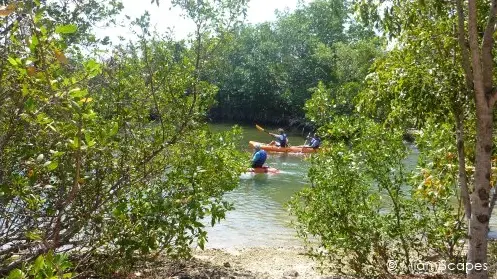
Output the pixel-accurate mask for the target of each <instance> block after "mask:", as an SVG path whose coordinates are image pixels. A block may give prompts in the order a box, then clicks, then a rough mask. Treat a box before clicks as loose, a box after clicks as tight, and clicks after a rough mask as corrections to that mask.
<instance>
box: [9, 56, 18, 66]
mask: <svg viewBox="0 0 497 279" xmlns="http://www.w3.org/2000/svg"><path fill="white" fill-rule="evenodd" d="M7 59H8V60H9V62H10V64H12V66H17V65H18V63H17V61H16V60H15V59H14V58H12V57H9V58H7Z"/></svg>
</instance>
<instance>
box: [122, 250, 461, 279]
mask: <svg viewBox="0 0 497 279" xmlns="http://www.w3.org/2000/svg"><path fill="white" fill-rule="evenodd" d="M305 251H306V250H305V249H304V247H250V248H222V249H218V248H209V249H206V250H203V251H202V250H200V249H195V250H194V251H193V258H192V259H190V260H183V261H179V260H176V261H175V260H169V259H160V260H158V261H157V262H155V263H153V264H151V265H147V268H141V269H139V270H137V271H135V272H134V273H131V274H129V275H128V276H125V277H124V278H126V279H130V278H133V279H166V278H167V279H355V278H359V277H351V276H345V275H336V274H327V273H321V272H320V271H319V269H318V263H317V262H314V261H313V260H311V259H310V258H309V257H307V256H306V255H305ZM391 278H395V279H414V278H416V279H417V278H423V279H435V278H436V279H448V278H457V279H459V278H461V279H462V278H465V277H464V275H461V274H415V275H395V276H391Z"/></svg>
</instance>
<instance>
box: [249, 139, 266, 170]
mask: <svg viewBox="0 0 497 279" xmlns="http://www.w3.org/2000/svg"><path fill="white" fill-rule="evenodd" d="M254 149H255V152H254V155H253V157H252V168H262V166H263V165H264V163H265V162H266V159H267V153H266V151H264V150H262V149H261V145H260V144H256V145H255V146H254Z"/></svg>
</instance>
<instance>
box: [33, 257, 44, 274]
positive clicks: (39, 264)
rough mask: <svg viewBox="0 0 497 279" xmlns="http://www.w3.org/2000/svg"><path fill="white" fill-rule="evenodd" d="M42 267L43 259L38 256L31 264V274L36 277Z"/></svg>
mask: <svg viewBox="0 0 497 279" xmlns="http://www.w3.org/2000/svg"><path fill="white" fill-rule="evenodd" d="M44 266H45V258H44V257H43V255H40V256H38V258H36V260H35V262H34V264H33V269H32V270H31V274H32V275H36V274H37V273H38V272H39V271H41V270H42V269H43V267H44Z"/></svg>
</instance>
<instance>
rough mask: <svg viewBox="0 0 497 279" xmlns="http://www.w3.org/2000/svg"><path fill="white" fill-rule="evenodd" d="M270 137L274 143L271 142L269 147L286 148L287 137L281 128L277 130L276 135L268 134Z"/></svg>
mask: <svg viewBox="0 0 497 279" xmlns="http://www.w3.org/2000/svg"><path fill="white" fill-rule="evenodd" d="M269 134H270V135H271V136H273V137H275V138H276V141H272V142H270V143H269V145H276V146H279V147H287V146H288V136H287V135H286V134H285V130H283V129H282V128H279V129H278V134H273V133H269Z"/></svg>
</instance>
